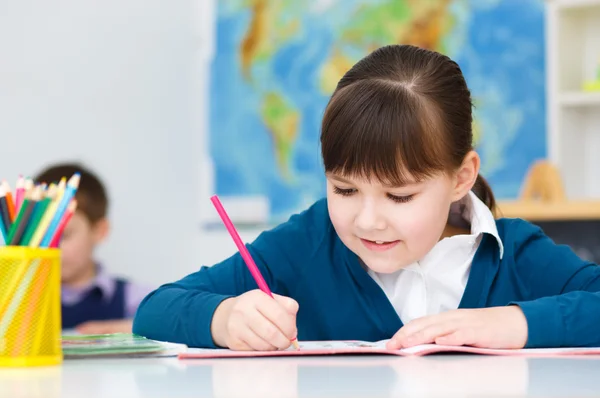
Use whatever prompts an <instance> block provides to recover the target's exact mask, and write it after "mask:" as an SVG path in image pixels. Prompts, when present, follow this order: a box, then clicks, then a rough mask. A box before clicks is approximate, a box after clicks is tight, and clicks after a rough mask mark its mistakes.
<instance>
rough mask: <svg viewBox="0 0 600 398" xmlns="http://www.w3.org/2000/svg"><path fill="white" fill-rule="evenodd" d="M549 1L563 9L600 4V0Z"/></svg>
mask: <svg viewBox="0 0 600 398" xmlns="http://www.w3.org/2000/svg"><path fill="white" fill-rule="evenodd" d="M548 2H549V3H553V4H556V6H557V7H559V8H562V9H577V8H586V7H594V6H600V0H549V1H548Z"/></svg>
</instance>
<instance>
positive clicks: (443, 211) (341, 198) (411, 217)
mask: <svg viewBox="0 0 600 398" xmlns="http://www.w3.org/2000/svg"><path fill="white" fill-rule="evenodd" d="M473 166H475V167H473ZM478 166H479V163H478V158H477V159H476V162H475V164H471V165H467V168H466V169H464V166H463V167H462V168H461V170H459V171H458V172H457V173H454V174H452V175H448V174H443V173H440V174H439V175H437V176H435V177H433V178H430V179H428V180H426V181H424V182H420V183H411V184H407V185H405V186H402V187H392V186H386V185H384V184H382V183H380V182H376V181H374V180H372V181H367V180H364V179H356V178H352V177H347V176H340V175H334V174H331V173H328V174H327V202H328V209H329V216H330V218H331V222H332V223H333V226H334V228H335V230H336V232H337V234H338V236H339V237H340V239H341V240H342V242H343V243H344V244H345V245H346V246H347V247H348V248H349V249H350V250H352V251H353V252H354V253H355V254H356V255H357V256H359V257H360V258H361V259H362V261H363V262H364V263H365V264H366V265H367V267H369V268H370V269H371V270H373V271H375V272H380V273H392V272H395V271H398V270H399V269H402V268H404V267H406V266H408V265H410V264H412V263H414V262H416V261H419V260H420V259H422V258H423V257H424V256H425V254H427V253H428V252H429V251H430V250H431V249H432V248H433V246H434V245H435V244H436V243H437V242H438V241H439V240H440V238H441V237H442V234H443V232H444V228H445V227H446V222H447V220H448V213H449V211H450V205H451V204H452V202H455V201H457V200H459V199H461V198H462V197H463V196H465V195H466V194H467V193H468V192H469V190H470V189H471V187H472V186H473V184H474V182H475V179H476V177H477V172H478Z"/></svg>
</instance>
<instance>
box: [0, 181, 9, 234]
mask: <svg viewBox="0 0 600 398" xmlns="http://www.w3.org/2000/svg"><path fill="white" fill-rule="evenodd" d="M0 212H2V224H3V227H4V230H3V232H4V236H5V237H6V234H7V233H8V231H9V230H10V225H11V221H10V213H9V210H8V202H7V201H6V187H5V186H4V184H0ZM5 240H6V239H5Z"/></svg>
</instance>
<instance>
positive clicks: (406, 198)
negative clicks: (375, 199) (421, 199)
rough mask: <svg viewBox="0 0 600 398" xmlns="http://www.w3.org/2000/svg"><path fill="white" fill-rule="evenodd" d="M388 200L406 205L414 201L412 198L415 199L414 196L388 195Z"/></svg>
mask: <svg viewBox="0 0 600 398" xmlns="http://www.w3.org/2000/svg"><path fill="white" fill-rule="evenodd" d="M387 196H388V198H390V199H391V200H393V201H394V202H396V203H406V202H410V201H411V200H412V198H413V197H414V195H407V196H396V195H392V194H389V193H388V195H387Z"/></svg>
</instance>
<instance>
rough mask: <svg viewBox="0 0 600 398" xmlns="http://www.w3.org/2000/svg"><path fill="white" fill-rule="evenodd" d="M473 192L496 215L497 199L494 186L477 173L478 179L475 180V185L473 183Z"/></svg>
mask: <svg viewBox="0 0 600 398" xmlns="http://www.w3.org/2000/svg"><path fill="white" fill-rule="evenodd" d="M472 190H473V192H474V193H475V195H477V197H478V198H479V199H481V201H482V202H483V203H485V205H486V206H487V207H488V208H489V209H490V210H491V211H492V214H493V215H494V216H495V215H496V199H495V198H494V193H493V192H492V188H491V187H490V185H489V184H488V183H487V181H486V180H485V179H484V178H483V177H482V176H481V175H479V174H478V175H477V180H475V185H473V189H472Z"/></svg>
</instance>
